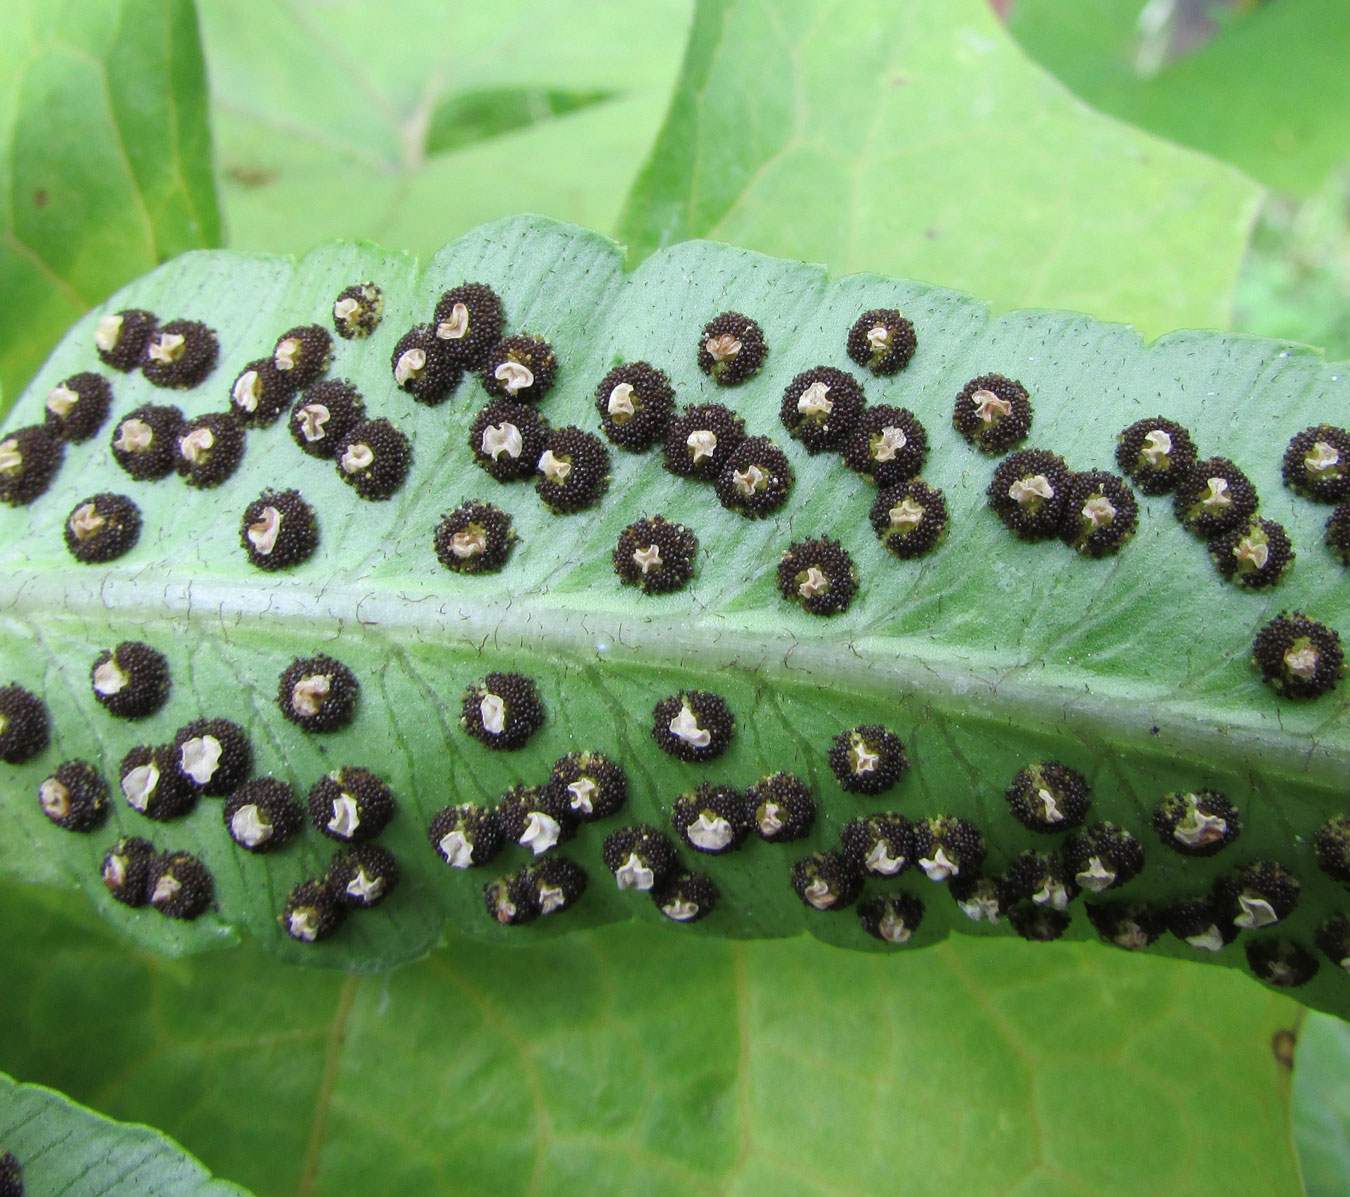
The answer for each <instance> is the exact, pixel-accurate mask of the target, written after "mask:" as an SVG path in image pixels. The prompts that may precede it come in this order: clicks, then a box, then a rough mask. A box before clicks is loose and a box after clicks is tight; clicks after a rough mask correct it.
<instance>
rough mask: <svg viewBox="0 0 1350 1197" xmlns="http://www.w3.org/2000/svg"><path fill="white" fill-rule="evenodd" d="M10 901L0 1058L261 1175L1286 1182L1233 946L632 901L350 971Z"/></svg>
mask: <svg viewBox="0 0 1350 1197" xmlns="http://www.w3.org/2000/svg"><path fill="white" fill-rule="evenodd" d="M0 894H2V895H3V899H4V900H3V902H0V928H3V932H2V933H3V936H4V939H5V942H7V943H9V944H11V945H13V947H14V948H15V952H14V957H13V958H14V960H15V969H16V971H15V974H14V977H15V982H16V983H15V984H14V985H13V986H8V987H6V988H5V989H4V990H3V991H0V1063H3V1064H4V1066H5V1067H7V1068H9V1069H11V1070H13V1071H16V1072H22V1074H23V1075H26V1076H30V1077H34V1078H38V1079H42V1080H44V1081H46V1082H48V1083H53V1084H64V1085H66V1086H67V1087H68V1088H69V1089H70V1090H71V1091H72V1092H73V1093H75V1094H77V1095H79V1096H82V1097H84V1098H85V1099H86V1100H89V1101H91V1102H95V1103H96V1104H98V1105H99V1106H100V1107H101V1108H103V1109H105V1110H108V1111H110V1112H112V1113H114V1114H115V1115H117V1116H120V1117H125V1118H138V1119H146V1120H149V1121H154V1122H156V1123H157V1124H159V1125H161V1126H163V1127H165V1128H166V1129H167V1130H169V1131H170V1132H171V1133H173V1134H174V1135H176V1136H178V1137H179V1138H181V1139H183V1140H184V1141H185V1142H188V1143H191V1144H192V1145H193V1148H194V1150H196V1151H197V1152H198V1153H199V1154H200V1155H201V1156H202V1158H203V1159H205V1160H206V1161H208V1163H209V1164H210V1166H211V1167H212V1168H214V1169H215V1170H216V1171H217V1172H218V1173H221V1174H225V1175H229V1176H231V1177H234V1178H235V1179H237V1180H239V1181H242V1182H244V1183H247V1184H249V1185H250V1186H251V1187H253V1188H254V1189H255V1190H256V1191H257V1192H258V1193H259V1194H267V1193H290V1192H303V1193H319V1192H333V1193H336V1192H352V1191H365V1192H379V1193H396V1192H416V1191H421V1192H447V1191H465V1192H478V1191H483V1190H485V1189H492V1190H493V1191H497V1192H521V1191H525V1190H527V1189H534V1190H536V1191H540V1192H559V1191H573V1190H575V1189H578V1188H583V1187H584V1188H585V1189H586V1191H588V1192H594V1193H597V1194H604V1193H632V1192H634V1191H637V1190H641V1191H642V1192H645V1193H653V1194H663V1193H670V1194H684V1193H703V1192H707V1193H711V1192H718V1193H762V1192H765V1191H768V1190H772V1191H774V1192H785V1193H789V1192H790V1193H809V1192H821V1191H830V1192H835V1193H875V1192H878V1191H880V1190H885V1189H888V1188H890V1187H892V1186H893V1185H894V1184H895V1183H896V1181H897V1178H898V1177H901V1176H903V1177H904V1178H905V1180H904V1184H905V1187H906V1191H907V1192H914V1193H939V1192H951V1191H952V1190H953V1189H965V1190H967V1191H976V1192H1005V1191H1006V1192H1028V1193H1030V1192H1037V1193H1082V1192H1112V1191H1118V1190H1119V1189H1120V1188H1121V1187H1122V1185H1129V1186H1131V1187H1133V1186H1138V1187H1140V1188H1143V1189H1148V1190H1149V1191H1155V1192H1161V1191H1167V1192H1178V1193H1195V1194H1207V1193H1213V1192H1215V1191H1217V1190H1220V1189H1224V1190H1232V1191H1242V1192H1250V1193H1257V1192H1269V1193H1289V1192H1293V1191H1296V1189H1297V1184H1298V1179H1297V1169H1296V1165H1295V1163H1294V1160H1293V1154H1292V1150H1291V1148H1290V1146H1289V1142H1288V1134H1287V1129H1286V1125H1285V1100H1286V1093H1287V1089H1288V1076H1287V1072H1286V1070H1285V1068H1284V1067H1283V1066H1282V1065H1281V1064H1280V1063H1279V1061H1278V1060H1277V1058H1276V1055H1275V1054H1274V1051H1273V1049H1272V1040H1273V1037H1274V1036H1276V1035H1277V1034H1285V1035H1287V1030H1286V1028H1287V1027H1288V1026H1289V1025H1290V1021H1291V1019H1292V1018H1293V1017H1294V1014H1295V1011H1296V1007H1295V1006H1294V1004H1293V1003H1292V1002H1290V1001H1289V1000H1288V999H1286V998H1282V997H1278V996H1275V995H1271V994H1263V993H1260V992H1258V991H1255V990H1254V989H1252V987H1251V986H1249V985H1247V984H1246V983H1245V982H1243V980H1242V979H1241V978H1239V977H1237V976H1235V975H1233V974H1230V973H1225V972H1224V971H1222V970H1217V969H1198V968H1186V967H1182V966H1179V965H1178V964H1176V963H1175V962H1173V961H1165V960H1151V959H1145V960H1134V961H1131V964H1132V965H1133V968H1132V969H1131V970H1129V973H1128V974H1127V975H1125V976H1122V974H1121V973H1120V972H1119V970H1117V969H1116V968H1115V965H1114V959H1113V958H1112V957H1111V956H1108V955H1107V954H1106V953H1104V952H1101V951H1098V950H1096V949H1094V948H1092V947H1091V946H1088V945H1058V946H1056V945H1049V946H1046V947H1044V948H1039V947H1032V946H1028V945H1024V944H1007V943H996V942H981V943H975V944H966V945H962V947H961V950H957V948H956V946H955V945H952V946H950V947H948V946H943V947H941V948H937V949H935V950H933V951H930V952H921V953H916V954H910V955H906V956H905V957H904V958H903V959H887V958H872V957H863V956H859V955H857V954H856V953H849V952H840V951H838V950H837V949H835V948H830V947H827V946H825V945H823V944H816V943H812V942H810V941H806V940H787V941H782V942H777V943H751V944H736V945H732V944H727V943H716V942H713V941H706V940H705V941H690V940H687V939H684V938H682V937H679V936H652V935H651V934H649V933H648V932H647V931H646V930H645V929H643V928H640V927H634V926H625V927H609V928H605V929H603V930H600V931H594V932H589V933H586V934H583V935H572V936H568V937H566V938H565V939H562V940H558V941H556V942H555V943H552V944H548V945H541V946H539V947H538V948H536V949H534V950H531V951H519V950H513V949H510V948H503V947H495V946H490V945H483V944H473V943H466V942H463V941H459V940H454V941H452V943H451V944H450V945H449V947H447V948H446V949H444V950H441V951H437V952H434V953H433V954H432V955H431V956H430V958H428V959H427V960H425V961H423V962H421V963H419V964H415V965H411V966H408V967H406V968H403V969H399V970H398V971H396V972H393V973H390V974H386V975H384V976H381V977H357V976H351V977H346V978H343V977H340V976H335V975H332V974H325V973H319V972H315V971H313V970H307V969H298V968H294V967H291V966H288V965H284V964H278V963H277V962H276V961H273V960H270V959H267V958H265V957H263V956H261V955H260V954H259V953H258V952H257V951H256V949H254V948H252V947H246V948H243V949H240V950H239V951H237V952H232V953H229V954H216V955H210V956H203V957H197V958H194V959H192V960H190V961H176V962H165V961H162V960H157V959H154V958H151V957H146V956H143V955H140V954H138V953H135V952H132V951H128V949H127V948H126V946H125V943H124V941H123V940H121V939H120V938H119V937H117V936H115V935H113V934H111V933H110V932H108V931H107V930H103V929H98V928H86V927H85V926H83V918H84V917H87V916H84V915H83V908H82V906H81V905H80V904H79V903H78V902H75V903H72V902H71V901H70V899H61V900H57V899H53V898H51V897H42V898H35V897H34V896H32V895H29V894H27V893H26V892H25V891H24V890H23V889H21V888H18V887H15V886H13V885H6V886H4V887H2V888H0ZM109 988H111V989H112V991H113V992H115V993H116V994H117V995H118V1000H117V1001H116V1002H109V1001H108V1000H107V993H108V990H109ZM222 993H249V994H250V995H252V1000H251V1001H250V1003H249V1004H247V1005H244V1004H242V1003H237V1002H222V1001H220V1000H219V996H220V995H221V994H222ZM20 994H26V995H28V996H27V998H26V999H25V998H21V997H19V995H20ZM1047 1000H1048V1001H1050V1002H1051V1003H1052V1004H1050V1005H1049V1006H1047V1005H1046V1004H1045V1003H1046V1001H1047ZM1183 1061H1184V1066H1182V1065H1181V1064H1180V1062H1183ZM186 1092H190V1093H192V1094H193V1098H192V1100H190V1101H185V1100H183V1097H182V1094H184V1093H186ZM1235 1125H1237V1126H1240V1127H1241V1128H1242V1133H1241V1134H1240V1135H1238V1134H1234V1133H1233V1127H1234V1126H1235ZM1089 1147H1091V1150H1088V1148H1089Z"/></svg>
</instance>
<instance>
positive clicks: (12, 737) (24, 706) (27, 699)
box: [0, 682, 47, 765]
mask: <svg viewBox="0 0 1350 1197" xmlns="http://www.w3.org/2000/svg"><path fill="white" fill-rule="evenodd" d="M46 747H47V708H46V707H45V706H44V705H43V703H42V699H40V698H39V697H38V696H37V695H36V694H33V693H32V692H31V691H29V690H25V689H24V688H23V687H22V686H20V685H19V684H18V683H17V682H10V683H9V685H8V686H4V687H2V688H0V761H4V762H5V763H6V764H8V765H20V764H22V763H23V762H24V761H26V760H28V759H30V758H31V757H35V756H37V754H38V753H39V752H41V751H42V750H43V749H44V748H46Z"/></svg>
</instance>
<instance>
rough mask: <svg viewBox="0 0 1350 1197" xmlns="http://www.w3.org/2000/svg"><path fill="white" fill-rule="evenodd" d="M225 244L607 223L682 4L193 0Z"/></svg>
mask: <svg viewBox="0 0 1350 1197" xmlns="http://www.w3.org/2000/svg"><path fill="white" fill-rule="evenodd" d="M200 8H201V14H202V25H203V30H204V41H205V46H206V52H207V56H208V60H209V62H210V66H211V97H212V110H213V116H214V121H215V132H216V141H217V146H218V153H219V170H220V176H221V194H222V199H223V202H224V205H225V213H226V221H227V225H228V228H229V232H230V244H231V245H232V246H233V247H234V248H236V249H257V250H264V251H268V252H276V251H280V250H288V251H295V252H301V251H304V250H307V249H309V248H310V247H311V246H313V245H314V244H315V243H316V242H319V241H324V240H327V239H328V238H331V237H364V238H369V239H371V240H375V241H382V242H384V243H385V244H388V245H401V246H404V247H405V248H407V249H409V250H411V251H413V252H415V253H419V254H423V255H425V256H428V257H429V256H430V255H431V254H432V253H434V252H435V251H436V250H437V249H438V248H439V247H440V246H441V245H443V244H444V243H445V242H446V241H447V240H448V239H449V238H451V237H454V236H457V235H458V234H460V233H462V232H465V231H467V230H468V229H470V228H472V227H473V226H474V225H476V224H479V223H481V222H483V221H485V220H491V219H495V218H497V217H500V216H505V215H508V214H510V213H514V212H520V211H535V212H546V213H548V214H549V215H550V216H555V217H560V218H562V219H566V220H574V221H576V222H578V223H580V224H586V225H590V226H591V227H593V228H600V229H611V228H613V227H614V223H615V219H616V217H617V215H618V210H619V205H620V203H621V199H622V196H623V194H624V192H625V191H626V190H627V188H628V186H629V184H630V183H631V181H632V178H633V175H634V174H635V173H636V172H637V169H638V167H639V166H640V165H641V163H642V157H643V154H644V153H645V152H646V150H647V147H648V145H649V144H650V143H651V139H652V137H653V136H654V135H655V133H656V130H657V128H658V127H659V125H660V123H661V113H662V111H663V110H664V108H665V105H666V103H667V102H668V100H669V96H670V89H671V85H672V83H673V81H674V78H675V74H676V71H677V69H678V66H679V51H680V45H681V43H682V41H683V38H684V33H685V28H686V26H687V24H688V13H689V5H688V3H687V0H654V2H649V3H644V4H641V5H637V4H628V3H623V2H622V0H543V2H540V0H507V2H505V3H494V4H489V5H466V4H444V3H441V2H440V0H391V2H387V3H381V4H379V5H372V4H364V3H354V2H352V0H344V2H342V3H332V2H331V0H323V2H317V0H287V2H286V3H280V4H275V3H274V4H258V3H254V2H253V0H202V3H201V5H200Z"/></svg>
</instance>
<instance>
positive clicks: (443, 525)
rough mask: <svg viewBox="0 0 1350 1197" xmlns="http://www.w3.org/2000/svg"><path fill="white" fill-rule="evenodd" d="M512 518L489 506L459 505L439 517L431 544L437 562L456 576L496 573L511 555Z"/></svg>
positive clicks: (488, 504) (474, 502) (474, 503)
mask: <svg viewBox="0 0 1350 1197" xmlns="http://www.w3.org/2000/svg"><path fill="white" fill-rule="evenodd" d="M515 541H516V534H515V531H514V529H513V528H512V527H511V517H510V516H509V515H507V513H506V512H504V511H503V510H502V509H501V508H500V507H494V506H493V505H492V504H491V503H480V502H477V501H472V502H468V503H461V504H460V505H459V506H458V507H456V508H455V509H454V511H452V512H450V513H449V514H447V515H444V516H442V517H441V522H440V523H439V524H437V525H436V533H435V536H434V537H433V540H432V543H433V546H434V548H435V550H436V559H437V560H438V561H439V562H440V563H441V564H442V565H443V566H445V568H446V569H451V570H454V571H455V573H458V574H491V573H496V572H497V571H498V570H499V569H501V567H502V566H503V565H505V564H506V559H507V557H508V556H509V555H510V553H511V546H512V545H513V544H515Z"/></svg>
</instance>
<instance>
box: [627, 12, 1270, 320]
mask: <svg viewBox="0 0 1350 1197" xmlns="http://www.w3.org/2000/svg"><path fill="white" fill-rule="evenodd" d="M845 64H847V65H845ZM1068 164H1071V166H1069V165H1068ZM1257 196H1258V192H1257V190H1256V189H1255V188H1254V187H1253V185H1252V184H1251V183H1250V182H1249V181H1248V180H1246V179H1244V178H1242V177H1241V176H1240V175H1238V174H1237V173H1236V172H1234V171H1230V170H1222V169H1218V168H1216V167H1215V166H1214V165H1213V164H1212V163H1203V162H1201V161H1199V160H1198V159H1197V158H1195V157H1194V156H1192V155H1189V154H1186V153H1185V152H1184V151H1182V150H1179V149H1177V148H1176V147H1175V146H1172V145H1168V144H1167V143H1165V142H1160V141H1157V140H1154V139H1152V138H1150V137H1147V136H1144V135H1141V134H1140V133H1138V132H1137V131H1135V130H1132V129H1129V128H1126V127H1124V126H1120V125H1117V124H1115V123H1113V122H1111V121H1106V120H1103V119H1102V118H1100V117H1099V116H1097V115H1095V114H1094V113H1092V112H1090V111H1088V110H1087V109H1086V108H1085V107H1084V106H1083V105H1082V104H1081V103H1080V102H1078V101H1076V100H1075V99H1074V98H1073V97H1072V96H1070V95H1068V94H1066V93H1065V91H1064V90H1063V88H1062V87H1061V86H1060V85H1059V84H1057V83H1056V82H1055V81H1054V80H1053V79H1052V78H1051V77H1050V76H1049V75H1047V74H1045V73H1044V72H1042V71H1039V70H1037V69H1035V68H1034V67H1033V66H1032V65H1031V64H1029V63H1027V62H1026V61H1025V60H1024V59H1023V58H1022V56H1021V55H1020V54H1018V53H1017V51H1016V49H1015V47H1014V46H1012V45H1011V44H1010V42H1009V40H1008V37H1007V35H1006V33H1005V32H1004V31H1003V30H1002V28H1001V27H1000V26H999V25H998V23H997V22H996V20H995V19H994V17H993V15H992V14H991V12H990V10H989V7H988V5H987V4H986V3H985V2H984V0H951V2H950V3H943V4H905V5H895V4H884V3H870V4H869V3H830V4H825V5H821V4H812V3H801V2H795V3H787V4H779V5H773V6H766V5H763V4H758V3H754V2H752V0H703V2H702V3H700V4H699V5H698V6H697V8H696V15H695V30H694V34H693V36H692V38H691V40H690V48H689V52H688V56H687V58H686V61H685V66H684V72H683V75H682V77H681V81H680V84H679V87H678V89H677V91H676V95H675V100H674V103H673V104H672V107H671V110H670V113H669V115H668V116H667V118H666V124H665V127H664V128H663V129H662V132H661V136H660V137H659V138H658V140H657V142H656V145H655V147H654V148H653V151H652V155H651V158H650V160H649V162H648V164H647V166H646V167H645V168H644V169H643V173H642V175H641V177H640V178H639V179H638V182H637V184H636V185H635V187H634V189H633V192H632V194H631V195H630V197H629V204H628V208H627V209H626V211H625V215H624V218H623V220H622V222H621V224H620V232H619V236H620V239H621V240H625V241H627V243H628V244H629V245H630V246H631V247H632V249H633V250H634V252H636V253H637V254H639V255H641V254H646V253H650V252H651V251H652V250H653V249H655V248H657V247H658V246H662V245H670V244H672V243H674V242H676V241H681V240H684V239H686V238H689V237H713V238H716V239H718V240H725V241H731V242H734V243H736V244H738V245H744V246H748V247H749V248H751V249H758V250H762V251H763V252H765V253H771V254H779V255H782V256H786V257H796V258H805V259H807V260H808V261H818V262H824V263H826V264H827V265H829V266H830V268H831V269H833V270H835V271H837V272H840V273H844V272H847V271H853V270H876V271H880V272H882V273H886V274H899V275H905V276H907V277H912V278H923V279H927V280H929V281H930V282H934V283H941V284H943V285H945V286H950V287H956V288H959V289H961V290H967V291H973V292H975V293H977V294H979V295H981V296H985V297H987V298H989V299H990V300H992V301H993V304H994V306H995V309H996V310H1006V309H1009V308H1015V307H1036V306H1041V305H1046V306H1056V307H1067V308H1076V309H1080V310H1083V311H1087V312H1091V313H1093V314H1094V315H1096V316H1099V317H1101V318H1104V319H1112V320H1124V321H1130V322H1133V323H1135V324H1136V325H1137V326H1138V327H1139V328H1140V329H1141V330H1142V331H1143V332H1144V333H1145V334H1147V335H1150V336H1153V335H1157V334H1158V333H1160V332H1162V331H1164V330H1165V329H1168V328H1177V327H1186V326H1192V327H1197V326H1198V327H1206V326H1222V325H1224V324H1226V323H1227V318H1228V298H1227V297H1228V293H1229V290H1230V288H1231V287H1232V284H1233V278H1234V275H1235V269H1236V263H1237V261H1238V259H1239V256H1240V255H1241V252H1242V247H1243V245H1244V243H1245V241H1246V237H1247V232H1248V227H1249V224H1250V221H1251V218H1252V216H1253V214H1254V212H1255V205H1256V200H1257ZM1141 251H1142V252H1146V253H1147V254H1148V255H1149V263H1150V265H1149V266H1148V267H1146V268H1141V265H1140V262H1139V260H1138V259H1137V257H1136V256H1135V255H1136V254H1137V253H1138V252H1141Z"/></svg>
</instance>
